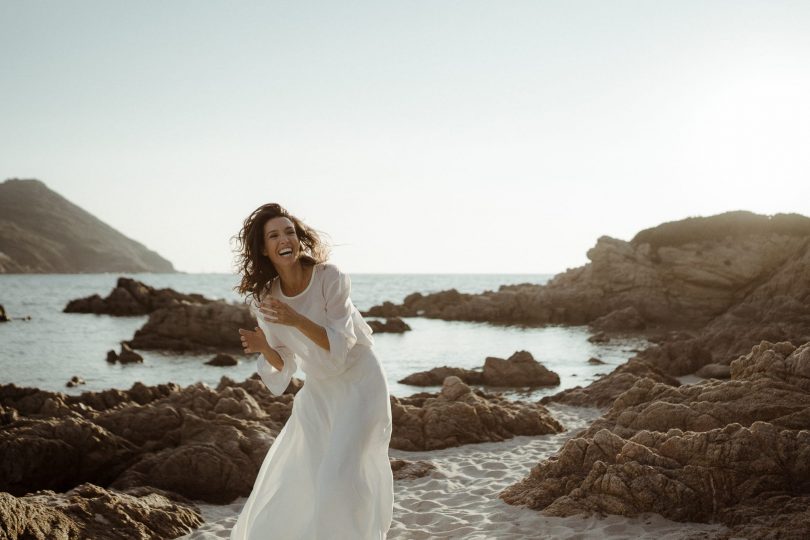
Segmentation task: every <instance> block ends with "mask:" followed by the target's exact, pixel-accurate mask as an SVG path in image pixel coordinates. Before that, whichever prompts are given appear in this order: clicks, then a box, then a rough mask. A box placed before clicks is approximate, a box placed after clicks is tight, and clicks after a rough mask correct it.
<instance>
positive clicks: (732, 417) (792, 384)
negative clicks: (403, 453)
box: [501, 341, 810, 538]
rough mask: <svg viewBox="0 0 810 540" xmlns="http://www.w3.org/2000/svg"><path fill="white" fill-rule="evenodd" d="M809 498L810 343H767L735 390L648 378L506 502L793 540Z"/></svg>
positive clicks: (734, 369) (735, 372)
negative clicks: (712, 524) (655, 517)
mask: <svg viewBox="0 0 810 540" xmlns="http://www.w3.org/2000/svg"><path fill="white" fill-rule="evenodd" d="M808 495H810V343H807V344H805V345H803V346H802V347H800V348H796V347H795V346H793V345H792V344H790V343H787V342H782V343H770V342H766V341H764V342H762V343H760V344H759V345H757V346H756V347H754V348H753V349H752V350H751V351H750V352H749V354H747V355H745V356H742V357H740V358H738V359H737V360H735V361H734V362H732V364H731V379H730V380H728V381H720V380H708V381H705V382H703V383H701V384H695V385H682V386H678V387H674V386H670V385H666V384H661V383H655V382H653V381H652V380H650V379H649V378H642V379H639V380H638V381H636V383H635V384H634V385H633V386H632V387H631V388H630V389H629V390H628V391H627V392H625V393H623V394H622V395H620V396H619V397H618V398H617V399H616V400H615V402H614V403H613V406H612V407H611V408H610V410H609V411H608V412H607V413H606V414H605V415H604V416H603V417H602V418H600V419H599V420H597V421H596V422H594V423H593V424H592V425H591V426H590V427H589V428H588V429H586V430H585V431H584V432H583V433H582V434H581V435H580V436H578V437H576V438H573V439H570V440H569V441H568V442H567V443H566V444H565V445H564V446H563V448H562V449H561V450H560V451H559V452H558V453H557V455H555V456H553V457H552V458H550V459H548V460H546V461H543V462H541V463H539V464H538V465H537V466H535V467H534V468H533V469H532V471H531V473H530V475H529V476H528V477H527V478H526V479H524V480H523V481H521V482H519V483H518V484H515V485H513V486H510V487H509V488H507V489H506V490H504V491H503V492H502V494H501V497H502V498H503V499H504V500H505V501H506V502H509V503H511V504H519V505H528V506H530V507H532V508H536V509H542V510H543V511H544V512H545V513H547V514H549V515H555V516H568V515H574V514H578V513H583V512H584V513H589V512H604V513H613V514H622V515H627V516H633V515H637V514H639V513H642V512H657V513H659V514H662V515H664V516H665V517H668V518H670V519H674V520H680V521H704V522H705V521H720V522H723V523H725V524H727V525H729V526H730V527H732V528H733V529H732V532H733V533H735V531H748V532H752V531H753V532H754V533H756V534H760V533H762V530H763V528H765V529H768V534H769V535H770V536H768V537H773V538H776V537H779V538H782V537H785V538H793V537H795V536H791V535H793V534H795V531H796V529H795V528H794V527H797V526H806V525H807V523H808V512H807V510H806V506H802V504H806V501H807V498H808ZM777 501H778V502H777ZM762 505H765V507H767V508H769V509H770V510H771V511H770V512H766V511H763V506H762ZM757 531H759V532H757ZM735 534H736V533H735ZM732 536H733V535H732ZM755 537H758V536H755Z"/></svg>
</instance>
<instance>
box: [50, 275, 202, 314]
mask: <svg viewBox="0 0 810 540" xmlns="http://www.w3.org/2000/svg"><path fill="white" fill-rule="evenodd" d="M210 302H213V300H209V299H208V298H205V297H204V296H202V295H200V294H183V293H179V292H177V291H174V290H172V289H155V288H154V287H150V286H149V285H146V284H144V283H142V282H140V281H137V280H135V279H132V278H126V277H119V278H118V282H117V284H116V286H115V288H114V289H113V290H112V291H111V292H110V294H109V295H108V296H107V297H106V298H101V297H100V296H99V295H97V294H94V295H92V296H88V297H86V298H78V299H76V300H71V301H70V302H68V304H67V306H65V309H64V310H63V311H64V312H65V313H96V314H105V315H117V316H127V315H146V314H148V313H152V312H153V311H155V310H157V309H160V308H163V307H170V306H175V305H182V304H188V303H191V304H208V303H210Z"/></svg>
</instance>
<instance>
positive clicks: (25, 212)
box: [0, 178, 176, 274]
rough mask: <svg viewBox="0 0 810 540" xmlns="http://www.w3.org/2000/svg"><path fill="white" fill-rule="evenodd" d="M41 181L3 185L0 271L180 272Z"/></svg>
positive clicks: (0, 207)
mask: <svg viewBox="0 0 810 540" xmlns="http://www.w3.org/2000/svg"><path fill="white" fill-rule="evenodd" d="M175 271H176V270H175V269H174V266H172V263H171V262H169V261H167V260H166V259H164V258H163V257H161V256H160V255H158V254H157V253H155V252H154V251H151V250H149V249H147V248H146V246H144V245H143V244H140V243H138V242H136V241H135V240H132V239H130V238H127V237H126V236H124V235H123V234H121V233H120V232H118V231H116V230H115V229H113V228H112V227H110V226H109V225H107V224H106V223H104V222H102V221H101V220H99V219H98V218H96V217H95V216H93V215H91V214H89V213H87V212H86V211H85V210H82V209H81V208H79V207H78V206H76V205H75V204H73V203H72V202H70V201H68V200H67V199H65V198H64V197H62V196H61V195H59V194H58V193H56V192H55V191H52V190H50V189H48V186H46V185H45V184H44V183H43V182H41V181H39V180H19V179H16V178H12V179H9V180H6V181H5V182H3V183H2V184H0V273H2V274H11V273H13V274H28V273H31V274H35V273H36V274H40V273H55V274H76V273H98V272H130V273H134V272H175Z"/></svg>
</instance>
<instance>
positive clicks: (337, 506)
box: [231, 263, 394, 540]
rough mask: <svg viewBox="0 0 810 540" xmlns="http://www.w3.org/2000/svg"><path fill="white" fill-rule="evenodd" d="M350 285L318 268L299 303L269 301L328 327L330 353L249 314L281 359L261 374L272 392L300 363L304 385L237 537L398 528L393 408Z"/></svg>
mask: <svg viewBox="0 0 810 540" xmlns="http://www.w3.org/2000/svg"><path fill="white" fill-rule="evenodd" d="M350 290H351V281H350V279H349V276H348V275H347V274H344V273H343V272H341V271H340V270H339V269H338V268H337V267H336V266H335V265H333V264H331V263H320V264H317V265H316V266H315V267H314V269H313V272H312V277H311V279H310V282H309V285H308V286H307V288H306V289H304V291H303V292H301V293H300V294H297V295H295V296H291V297H288V296H285V295H284V294H283V293H282V292H281V286H280V282H279V279H278V278H277V279H276V280H275V281H274V282H273V283H272V285H271V288H270V295H271V296H273V297H275V298H277V299H279V300H281V301H282V302H285V303H287V304H289V305H290V306H291V307H292V308H293V309H295V310H296V311H297V312H299V313H301V314H302V315H305V316H306V317H308V318H310V319H312V320H313V321H314V322H316V323H318V324H319V325H321V326H323V327H324V328H325V329H326V333H327V336H328V338H329V348H330V350H329V351H327V350H325V349H323V348H322V347H320V346H318V345H317V344H315V343H314V342H313V341H312V340H310V339H309V338H308V337H306V336H305V335H304V334H303V333H302V332H301V331H300V330H298V329H296V328H293V327H291V326H286V325H281V324H276V323H270V322H267V321H265V320H264V318H263V316H262V314H261V313H260V312H259V311H258V307H257V305H256V303H255V301H251V306H250V307H251V312H252V313H253V314H254V315H256V318H257V321H258V324H259V325H260V327H261V328H262V329H263V330H264V332H265V335H266V336H267V339H268V342H269V344H270V346H271V347H273V348H274V349H275V350H276V351H278V353H279V354H280V355H281V357H282V358H283V359H284V368H283V369H282V370H281V371H279V370H277V369H275V368H274V367H273V366H272V365H270V363H269V362H267V360H265V358H264V356H263V355H259V358H258V362H257V364H258V365H257V367H258V372H259V375H260V376H261V378H262V380H263V381H264V383H265V385H267V387H268V388H269V389H270V391H271V392H272V393H273V394H276V395H279V394H281V393H282V392H284V390H285V389H286V388H287V385H288V384H289V382H290V379H291V377H292V376H293V374H294V373H295V372H296V370H297V368H298V367H299V366H300V367H301V368H302V370H303V371H304V373H306V380H305V383H304V386H303V388H302V389H301V390H300V391H299V392H298V393H297V394H296V396H295V399H294V401H293V407H292V414H291V416H290V418H289V420H288V421H287V423H286V424H285V425H284V427H283V428H282V430H281V431H280V432H279V434H278V436H277V437H276V440H275V441H274V442H273V445H272V446H271V447H270V449H269V450H268V452H267V455H266V457H265V458H264V462H263V463H262V466H261V468H260V469H259V474H258V476H257V477H256V481H255V483H254V485H253V490H252V492H251V494H250V496H249V497H248V499H247V501H246V502H245V505H244V507H243V509H242V512H241V514H240V515H239V519H238V520H237V522H236V525H235V526H234V528H233V530H232V531H231V540H264V539H279V540H295V539H314V540H327V539H329V540H337V539H350V540H365V539H375V540H377V539H383V538H385V536H386V534H387V532H388V529H389V527H390V525H391V517H392V513H393V504H394V480H393V475H392V473H391V466H390V465H389V462H388V444H389V442H390V440H391V428H392V424H391V404H390V401H389V391H388V383H387V381H386V378H385V373H384V371H383V368H382V366H381V365H380V362H379V360H378V359H377V357H376V356H375V355H374V351H373V350H372V346H373V344H374V340H373V338H372V331H371V328H369V326H368V324H366V322H365V321H364V320H363V317H362V316H361V315H360V312H359V311H358V310H357V308H356V307H355V306H354V304H353V303H352V301H351V299H350V298H349V293H350Z"/></svg>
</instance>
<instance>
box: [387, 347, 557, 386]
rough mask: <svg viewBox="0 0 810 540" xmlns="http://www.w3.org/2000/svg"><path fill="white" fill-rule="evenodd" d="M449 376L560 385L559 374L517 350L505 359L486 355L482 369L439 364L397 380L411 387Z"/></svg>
mask: <svg viewBox="0 0 810 540" xmlns="http://www.w3.org/2000/svg"><path fill="white" fill-rule="evenodd" d="M450 376H456V377H458V378H459V379H461V380H462V381H464V382H465V383H466V384H476V385H485V386H495V387H531V388H537V387H540V386H556V385H558V384H560V376H559V375H557V374H556V373H555V372H553V371H551V370H549V369H548V368H546V367H545V366H544V365H543V364H541V363H540V362H538V361H537V360H535V359H534V357H533V356H532V354H531V353H530V352H528V351H517V352H515V353H514V354H513V355H512V356H510V357H509V358H507V359H505V360H504V359H503V358H497V357H495V356H489V357H487V358H486V359H485V360H484V367H483V369H481V370H475V369H467V368H458V367H449V366H442V367H436V368H433V369H430V370H428V371H419V372H417V373H412V374H411V375H408V376H407V377H405V378H403V379H401V380H399V381H398V382H400V383H402V384H410V385H414V386H438V385H440V384H442V382H443V381H444V379H445V378H446V377H450Z"/></svg>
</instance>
